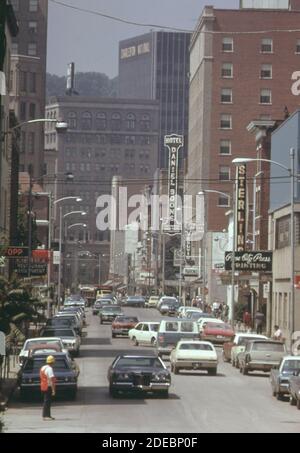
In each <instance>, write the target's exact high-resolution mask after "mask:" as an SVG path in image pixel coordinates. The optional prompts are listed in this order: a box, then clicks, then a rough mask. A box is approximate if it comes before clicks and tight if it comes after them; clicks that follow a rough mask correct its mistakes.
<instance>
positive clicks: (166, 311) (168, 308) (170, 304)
mask: <svg viewBox="0 0 300 453" xmlns="http://www.w3.org/2000/svg"><path fill="white" fill-rule="evenodd" d="M178 308H179V302H178V301H177V300H176V299H175V300H174V299H173V298H169V299H167V298H166V299H165V300H164V301H163V303H162V304H161V305H160V309H159V311H160V313H161V314H162V315H167V316H172V315H174V316H175V315H176V314H177V310H178Z"/></svg>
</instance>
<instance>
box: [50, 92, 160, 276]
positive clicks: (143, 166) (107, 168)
mask: <svg viewBox="0 0 300 453" xmlns="http://www.w3.org/2000/svg"><path fill="white" fill-rule="evenodd" d="M46 117H47V118H52V119H53V118H57V119H63V120H65V121H67V122H68V124H69V129H68V132H67V133H66V134H64V135H62V134H60V135H58V134H57V132H56V130H55V125H54V124H47V125H46V130H45V133H46V134H45V135H46V142H45V163H46V165H45V167H46V168H45V171H46V174H47V176H46V177H45V183H46V187H47V190H48V191H50V192H52V193H53V195H54V198H55V199H60V198H62V197H67V196H79V197H81V198H82V203H80V204H79V203H78V204H77V203H74V201H72V202H66V203H65V204H64V206H63V214H65V213H68V212H71V211H78V208H79V209H82V210H83V211H85V212H86V213H87V216H86V217H84V218H80V217H78V216H77V217H76V216H75V217H74V218H73V217H72V218H70V219H69V221H70V220H72V221H73V220H74V222H72V223H78V222H84V223H86V224H87V225H88V228H87V229H86V231H84V230H83V229H82V228H74V229H72V230H71V231H69V234H68V235H67V236H66V237H68V238H69V241H68V253H65V256H68V255H70V257H69V263H68V262H67V266H68V264H69V265H70V266H69V268H70V271H69V272H68V273H67V276H66V280H67V282H72V280H73V283H74V281H77V282H78V283H81V284H87V283H91V284H94V283H97V281H98V275H99V273H97V270H96V267H95V269H94V271H93V272H91V271H90V268H88V267H86V268H83V269H82V270H81V271H80V270H79V273H78V272H77V270H76V269H75V270H74V266H73V265H72V263H73V264H74V263H75V262H76V263H77V264H76V266H80V262H79V263H78V260H77V255H76V253H77V252H78V245H77V242H78V241H80V242H83V244H82V247H83V251H89V253H90V254H92V255H93V256H94V257H95V255H99V254H102V255H106V254H107V256H109V251H110V248H109V242H110V240H114V239H113V238H114V236H113V234H112V233H111V230H112V225H110V228H109V230H110V231H109V230H107V231H101V229H99V228H98V227H97V225H96V221H97V216H98V214H99V210H100V209H99V207H97V200H98V199H99V197H100V196H102V195H110V194H111V193H112V180H113V178H114V177H118V176H122V178H123V182H122V185H123V186H124V187H125V188H126V190H127V191H128V197H130V196H131V195H134V194H135V195H139V194H140V193H141V188H143V186H144V185H145V181H147V180H150V181H152V180H153V175H154V173H155V171H156V169H157V165H158V127H159V106H158V103H157V102H156V101H152V100H133V99H132V100H128V99H125V100H124V99H115V98H88V97H82V96H64V97H57V98H56V97H55V98H52V99H50V102H49V104H48V105H47V107H46ZM70 174H72V176H74V178H73V182H72V181H71V182H70V181H69V182H68V181H66V179H65V175H70ZM126 202H127V200H125V202H124V203H126ZM122 203H123V202H122ZM124 207H125V206H122V209H123V208H124ZM103 208H104V205H103ZM118 212H119V210H118ZM123 212H124V211H123ZM55 214H57V213H55V212H54V215H55ZM56 219H57V215H56ZM127 223H128V219H127V218H126V219H122V224H123V225H127ZM69 224H70V223H69ZM118 226H119V225H116V228H115V229H114V230H118V229H119V228H118ZM66 231H67V230H66ZM56 238H57V233H56ZM83 256H84V255H83ZM96 262H97V263H98V261H97V260H96ZM83 264H86V262H84V263H83ZM108 265H109V260H108V259H107V260H104V259H103V263H102V270H101V275H102V278H103V279H104V280H105V278H104V277H105V276H106V277H108V267H109V266H108ZM75 273H76V278H75ZM78 275H79V278H80V281H78V280H76V279H77V277H78Z"/></svg>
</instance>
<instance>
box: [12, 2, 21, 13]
mask: <svg viewBox="0 0 300 453" xmlns="http://www.w3.org/2000/svg"><path fill="white" fill-rule="evenodd" d="M19 1H20V0H10V3H11V4H12V6H13V9H14V11H15V12H16V11H19V7H20V5H19Z"/></svg>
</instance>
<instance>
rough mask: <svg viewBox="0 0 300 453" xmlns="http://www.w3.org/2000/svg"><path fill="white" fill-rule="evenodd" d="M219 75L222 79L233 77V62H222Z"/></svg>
mask: <svg viewBox="0 0 300 453" xmlns="http://www.w3.org/2000/svg"><path fill="white" fill-rule="evenodd" d="M221 75H222V77H223V79H232V78H233V64H232V63H223V64H222V70H221Z"/></svg>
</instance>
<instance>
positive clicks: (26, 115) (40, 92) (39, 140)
mask: <svg viewBox="0 0 300 453" xmlns="http://www.w3.org/2000/svg"><path fill="white" fill-rule="evenodd" d="M11 3H12V4H13V7H14V11H15V14H16V16H17V19H18V22H19V34H18V36H17V37H16V38H14V40H13V43H12V51H11V54H12V56H11V60H12V61H11V63H12V73H11V81H10V83H11V86H10V90H11V91H10V99H11V109H12V110H14V112H15V115H16V118H17V120H18V121H19V123H23V122H26V121H28V120H33V119H39V118H44V115H45V99H46V60H47V24H48V0H11ZM43 149H44V124H42V123H41V124H32V125H26V126H25V127H23V128H22V130H21V143H20V171H26V172H29V173H31V174H32V175H33V177H34V178H36V179H38V178H40V177H41V176H42V174H43V163H44V153H43Z"/></svg>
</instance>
